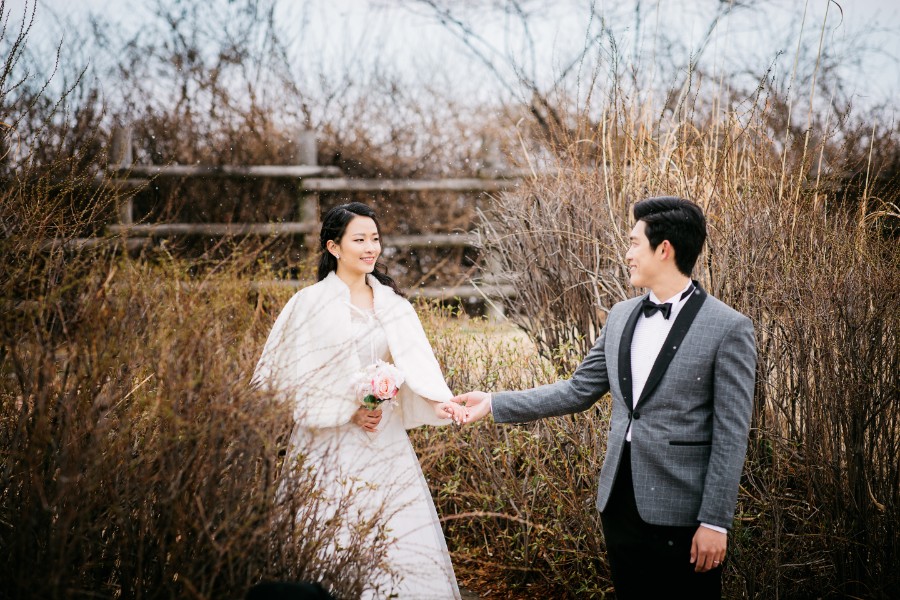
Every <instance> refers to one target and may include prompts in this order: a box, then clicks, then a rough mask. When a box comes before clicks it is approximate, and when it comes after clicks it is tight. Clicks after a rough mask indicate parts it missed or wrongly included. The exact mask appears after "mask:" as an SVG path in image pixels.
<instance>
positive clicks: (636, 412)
mask: <svg viewBox="0 0 900 600" xmlns="http://www.w3.org/2000/svg"><path fill="white" fill-rule="evenodd" d="M633 414H634V419H635V421H636V420H638V419H640V418H641V413H640V412H638V411H634V413H633Z"/></svg>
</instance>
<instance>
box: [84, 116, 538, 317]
mask: <svg viewBox="0 0 900 600" xmlns="http://www.w3.org/2000/svg"><path fill="white" fill-rule="evenodd" d="M294 143H295V147H296V149H297V157H298V162H299V164H297V165H288V166H274V165H257V166H222V167H213V166H201V165H164V166H145V165H136V164H133V159H132V156H133V155H132V135H131V132H130V130H128V129H126V128H116V129H115V130H114V131H113V136H112V141H111V143H110V156H109V166H108V172H107V183H108V184H111V185H114V186H119V187H122V188H135V187H140V186H143V185H145V184H146V183H147V181H148V180H149V179H151V178H189V177H204V178H209V177H239V178H243V179H246V178H251V179H258V178H280V179H288V180H294V181H296V182H297V205H296V210H295V211H294V212H295V216H294V220H292V221H279V222H270V223H143V222H141V223H137V222H135V218H134V206H133V200H132V197H131V196H130V195H129V196H128V197H127V198H126V199H125V200H124V202H123V203H122V205H121V206H120V209H119V211H118V222H117V223H113V224H110V225H109V226H108V230H109V232H110V233H111V234H114V235H116V236H118V237H119V239H121V240H122V241H123V242H124V243H125V244H127V245H128V246H135V245H141V244H145V243H147V242H149V241H150V240H151V239H152V238H155V237H166V236H174V235H203V236H242V235H259V236H292V235H302V236H304V240H305V242H304V245H305V246H306V247H307V248H316V247H317V246H318V231H319V228H320V226H321V222H320V212H321V211H320V204H319V194H320V193H323V192H395V193H403V192H462V193H470V194H481V193H489V192H499V191H502V190H506V189H510V188H513V187H515V186H516V185H518V180H519V179H520V178H521V175H522V173H521V172H516V173H501V172H497V171H496V170H493V169H491V170H489V172H486V173H485V175H484V176H483V177H478V178H465V179H428V180H411V179H348V178H345V177H343V173H342V172H341V170H340V169H338V168H337V167H323V166H318V165H317V159H316V156H317V148H316V139H315V134H314V132H312V131H302V132H300V133H299V134H298V136H297V138H296V139H295V141H294ZM475 241H476V240H475V236H474V235H473V234H471V233H459V234H456V233H452V234H446V233H444V234H421V235H396V236H389V237H388V238H387V239H386V244H387V245H388V246H391V247H396V248H424V247H429V248H451V247H469V246H473V245H474V243H475ZM79 243H80V244H82V245H86V244H90V243H92V242H90V241H89V240H81V241H80V242H79ZM486 260H489V258H488V259H486ZM488 273H490V270H488ZM277 284H278V285H288V286H293V287H298V286H299V285H301V282H299V281H293V280H283V281H279V282H277ZM412 293H413V295H417V296H423V297H427V298H439V299H449V298H463V299H481V300H484V301H485V302H486V304H487V312H488V314H489V315H490V316H491V317H493V318H498V317H501V316H502V314H503V302H502V300H503V298H505V297H510V296H512V295H514V294H515V289H514V288H512V287H511V286H508V285H499V284H498V283H497V282H496V277H492V276H490V275H487V276H485V277H484V278H482V279H481V280H480V282H474V281H473V282H471V283H469V284H467V285H462V286H455V287H424V288H418V289H416V290H413V291H412Z"/></svg>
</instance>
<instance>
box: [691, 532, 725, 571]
mask: <svg viewBox="0 0 900 600" xmlns="http://www.w3.org/2000/svg"><path fill="white" fill-rule="evenodd" d="M727 545H728V534H726V533H720V532H718V531H715V530H713V529H710V528H709V527H704V526H703V525H701V526H700V527H698V528H697V532H696V533H695V534H694V539H693V542H692V543H691V563H693V565H694V571H697V572H699V573H705V572H706V571H709V570H710V569H718V568H719V567H721V566H722V561H724V560H725V548H726V546H727Z"/></svg>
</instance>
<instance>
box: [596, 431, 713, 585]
mask: <svg viewBox="0 0 900 600" xmlns="http://www.w3.org/2000/svg"><path fill="white" fill-rule="evenodd" d="M600 521H601V523H602V524H603V537H604V538H605V539H606V549H607V556H608V559H609V566H610V569H611V571H612V579H613V585H614V586H615V588H616V598H618V599H619V600H632V599H636V600H645V599H652V598H668V597H671V598H692V599H693V598H702V599H707V598H710V599H716V600H718V599H720V598H721V597H722V567H718V568H715V569H711V570H710V571H707V572H706V573H697V572H695V571H694V565H693V564H691V562H690V560H691V543H692V541H693V538H694V533H696V531H697V528H696V527H665V526H661V525H650V524H649V523H645V522H644V521H643V520H642V519H641V517H640V515H639V514H638V510H637V504H636V502H635V499H634V482H633V481H632V475H631V444H630V443H628V442H626V443H625V449H624V452H623V456H622V463H621V464H620V465H619V473H618V475H616V481H615V482H614V484H613V489H612V494H611V495H610V498H609V502H607V504H606V508H605V509H604V510H603V512H602V513H601V514H600Z"/></svg>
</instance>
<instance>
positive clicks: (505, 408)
mask: <svg viewBox="0 0 900 600" xmlns="http://www.w3.org/2000/svg"><path fill="white" fill-rule="evenodd" d="M634 218H635V220H636V224H635V225H634V229H632V231H631V235H630V248H629V250H628V253H627V254H626V255H625V258H626V260H627V262H628V267H629V270H630V273H631V284H632V285H633V286H635V287H639V288H646V289H648V290H649V293H648V294H646V295H644V296H641V297H639V298H632V299H630V300H626V301H624V302H620V303H618V304H616V305H615V306H613V307H612V310H610V311H609V315H608V318H607V320H606V325H605V326H604V327H603V330H602V331H601V332H600V337H599V339H598V340H597V342H596V343H595V344H594V347H593V348H592V349H591V351H590V352H589V353H588V355H587V356H586V357H585V359H584V361H583V362H582V363H581V365H579V367H578V369H577V370H576V371H575V373H574V374H573V375H572V378H571V379H569V380H563V381H558V382H556V383H553V384H550V385H545V386H541V387H538V388H534V389H531V390H525V391H519V392H499V393H495V394H485V393H484V392H469V393H468V394H463V395H461V396H457V397H456V398H454V401H455V402H458V403H460V404H465V405H466V406H467V407H468V409H469V418H468V420H470V421H475V420H478V419H480V418H482V417H484V416H485V415H487V413H489V412H493V414H494V420H496V421H497V422H500V423H522V422H525V421H533V420H535V419H539V418H543V417H550V416H557V415H564V414H569V413H574V412H579V411H583V410H587V409H588V408H590V407H591V406H592V405H593V404H594V403H595V402H596V401H597V400H599V399H600V398H601V397H602V396H603V395H604V394H606V392H610V393H611V395H612V417H611V420H610V428H609V436H608V444H607V449H606V458H605V459H604V461H603V467H602V469H601V471H600V486H599V490H598V492H597V507H598V509H599V510H600V517H601V523H602V526H603V535H604V537H605V539H606V547H607V552H608V558H609V564H610V569H611V571H612V579H613V585H614V586H615V588H616V596H617V597H618V598H622V599H627V598H656V597H664V596H665V597H668V596H671V597H681V596H684V595H687V596H688V597H691V598H720V597H721V589H722V567H721V565H722V561H723V560H724V559H725V549H726V545H727V535H728V529H730V528H731V525H732V520H733V519H734V510H735V504H736V502H737V493H738V483H739V480H740V476H741V470H742V468H743V463H744V456H745V454H746V451H747V434H748V430H749V427H750V415H751V410H752V403H753V388H754V377H755V371H756V348H755V343H754V334H753V325H752V323H751V322H750V319H748V318H747V317H745V316H744V315H742V314H740V313H738V312H737V311H735V310H734V309H732V308H730V307H729V306H727V305H726V304H724V303H722V302H720V301H719V300H717V299H715V298H713V297H712V296H710V295H709V294H708V293H707V292H706V291H705V290H703V288H701V287H700V285H699V284H698V283H697V282H696V281H692V280H691V271H692V270H693V268H694V263H695V262H696V260H697V256H698V255H699V254H700V250H701V249H702V247H703V243H704V241H705V240H706V220H705V218H704V216H703V212H702V211H701V210H700V208H699V207H698V206H697V205H696V204H694V203H692V202H688V201H687V200H682V199H680V198H673V197H659V198H649V199H646V200H643V201H641V202H638V203H637V204H635V206H634Z"/></svg>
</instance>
